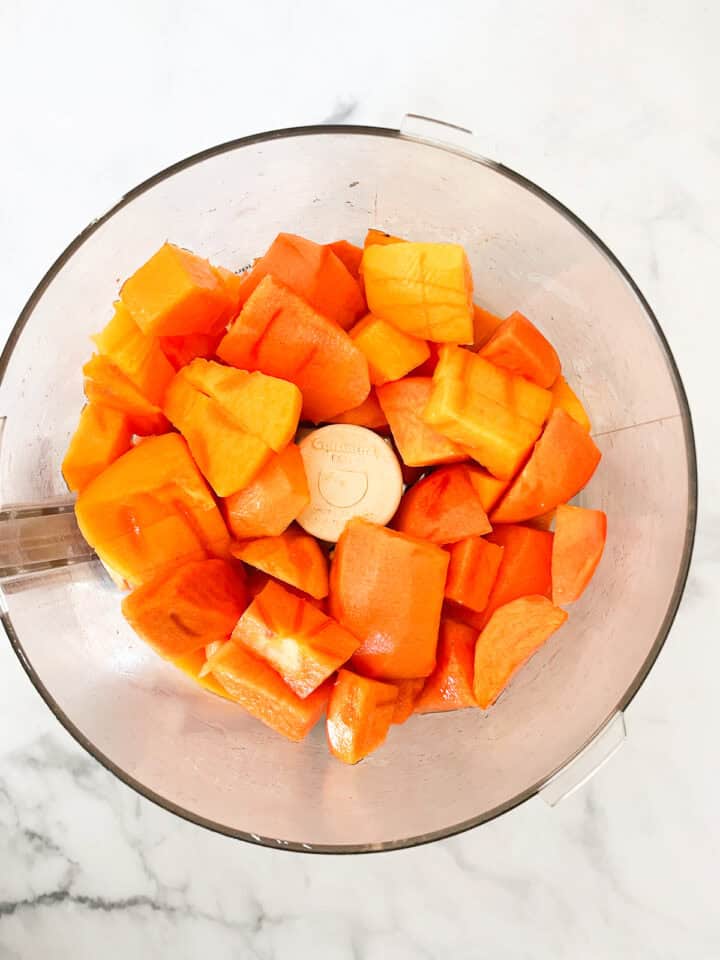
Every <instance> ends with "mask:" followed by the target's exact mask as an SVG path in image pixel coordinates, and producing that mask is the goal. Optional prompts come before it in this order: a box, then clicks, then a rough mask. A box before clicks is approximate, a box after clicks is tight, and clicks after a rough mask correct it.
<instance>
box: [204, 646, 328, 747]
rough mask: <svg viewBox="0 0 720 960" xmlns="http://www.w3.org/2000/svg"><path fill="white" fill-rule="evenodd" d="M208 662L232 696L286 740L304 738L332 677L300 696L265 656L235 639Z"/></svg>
mask: <svg viewBox="0 0 720 960" xmlns="http://www.w3.org/2000/svg"><path fill="white" fill-rule="evenodd" d="M208 666H209V667H210V669H211V671H212V674H213V676H214V677H215V679H216V680H217V681H218V682H219V683H220V684H221V686H222V687H223V688H224V690H225V691H226V693H227V694H228V696H229V697H230V698H231V699H232V700H235V701H236V702H237V703H239V704H240V706H241V707H244V708H245V709H246V710H247V712H248V713H249V714H251V715H252V716H253V717H255V718H256V719H257V720H260V721H261V722H262V723H264V724H265V725H266V726H268V727H271V728H272V729H273V730H275V731H276V732H277V733H281V734H282V735H283V736H284V737H287V738H288V740H295V741H300V740H304V739H305V737H306V736H307V735H308V733H309V732H310V731H311V730H312V728H313V727H314V726H315V724H316V723H317V722H318V720H319V719H320V717H321V716H322V714H323V712H324V711H325V707H326V706H327V702H328V700H329V699H330V692H331V690H332V681H331V680H327V681H326V682H325V683H323V684H322V685H321V686H320V687H318V688H317V690H314V691H313V692H312V693H311V694H310V695H309V696H307V697H305V698H304V699H303V698H301V697H299V696H298V695H297V694H296V693H295V691H294V690H291V689H290V687H289V686H288V685H287V684H286V683H285V682H284V680H283V679H282V678H281V677H280V676H279V675H278V674H277V673H276V672H275V671H274V670H273V668H272V667H270V666H269V665H268V664H267V663H266V662H265V661H264V660H262V659H261V658H260V657H257V656H256V655H255V654H254V653H252V652H251V651H250V650H249V649H248V648H247V647H246V646H245V645H244V644H242V643H236V642H235V641H234V640H228V642H227V643H226V644H224V645H223V647H222V648H221V649H220V650H219V651H218V652H217V653H216V654H214V656H212V657H211V658H210V660H208Z"/></svg>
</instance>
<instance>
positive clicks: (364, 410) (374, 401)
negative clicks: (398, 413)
mask: <svg viewBox="0 0 720 960" xmlns="http://www.w3.org/2000/svg"><path fill="white" fill-rule="evenodd" d="M330 423H350V424H353V425H354V426H356V427H368V428H369V429H370V430H387V425H388V421H387V417H386V416H385V414H384V413H383V410H382V408H381V406H380V404H379V403H378V397H377V393H376V391H375V390H371V391H370V393H369V394H368V395H367V397H366V398H365V399H364V400H363V402H362V403H361V404H360V405H359V406H357V407H353V408H352V410H345V412H344V413H338V414H336V415H335V416H334V417H331V418H330Z"/></svg>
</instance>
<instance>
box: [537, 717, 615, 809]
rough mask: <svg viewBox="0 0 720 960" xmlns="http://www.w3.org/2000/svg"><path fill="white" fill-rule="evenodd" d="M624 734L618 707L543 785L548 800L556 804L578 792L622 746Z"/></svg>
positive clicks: (553, 804) (544, 794)
mask: <svg viewBox="0 0 720 960" xmlns="http://www.w3.org/2000/svg"><path fill="white" fill-rule="evenodd" d="M625 738H626V730H625V715H624V713H623V712H622V711H621V710H618V712H617V713H615V714H613V716H612V717H611V718H610V719H609V720H608V722H607V723H606V724H605V726H604V727H603V728H602V730H601V731H600V732H599V733H598V734H597V735H596V736H595V737H594V739H593V740H591V741H590V743H589V744H588V745H587V746H586V747H585V748H584V749H583V750H581V751H580V753H579V754H578V755H577V756H576V757H574V758H573V759H572V760H571V761H570V762H569V763H567V764H566V765H565V766H564V767H563V768H562V769H561V770H558V772H557V773H556V774H555V775H554V776H553V777H551V778H550V780H548V782H547V783H546V784H545V785H544V786H543V787H541V788H540V790H539V791H538V793H539V794H540V796H541V797H542V798H543V800H544V801H545V803H547V804H548V806H550V807H554V806H555V805H556V804H558V803H560V801H561V800H564V799H565V798H566V797H569V796H570V794H572V793H575V791H576V790H578V789H579V788H580V787H582V785H583V784H585V783H587V782H588V780H589V779H590V778H591V777H593V776H594V775H595V774H596V773H597V772H598V770H599V769H600V767H602V766H604V765H605V764H606V763H607V761H608V760H609V759H610V757H612V756H613V754H615V753H616V752H617V751H618V750H619V749H620V747H621V746H622V745H623V743H625Z"/></svg>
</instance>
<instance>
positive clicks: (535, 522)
mask: <svg viewBox="0 0 720 960" xmlns="http://www.w3.org/2000/svg"><path fill="white" fill-rule="evenodd" d="M556 512H557V511H556V510H554V509H553V510H548V512H547V513H541V514H540V515H539V516H537V517H533V518H532V519H531V520H526V521H525V524H526V525H527V526H528V527H533V529H535V530H552V528H553V524H554V523H555V513H556Z"/></svg>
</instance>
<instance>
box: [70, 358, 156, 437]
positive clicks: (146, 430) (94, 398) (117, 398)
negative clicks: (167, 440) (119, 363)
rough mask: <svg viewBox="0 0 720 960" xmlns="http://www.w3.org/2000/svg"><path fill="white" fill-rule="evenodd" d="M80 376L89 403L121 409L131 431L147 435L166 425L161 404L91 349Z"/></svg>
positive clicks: (110, 362)
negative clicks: (155, 402)
mask: <svg viewBox="0 0 720 960" xmlns="http://www.w3.org/2000/svg"><path fill="white" fill-rule="evenodd" d="M83 377H84V389H85V396H86V397H87V398H88V400H89V401H90V403H94V404H97V406H99V407H110V408H111V409H112V410H118V411H119V412H120V413H124V414H125V415H126V417H127V418H128V421H129V423H130V427H131V428H132V431H133V433H137V434H138V435H139V436H148V435H149V434H153V433H165V431H166V430H169V429H170V424H169V423H168V420H167V417H166V416H165V414H164V413H163V412H162V410H161V408H160V407H158V406H156V404H154V403H151V402H150V401H149V400H148V399H147V397H145V396H144V395H143V394H142V393H141V392H140V391H139V390H138V388H137V387H136V386H134V385H133V384H132V383H131V382H130V380H128V378H127V377H126V376H125V374H124V373H123V372H122V371H121V370H119V369H118V368H117V367H116V366H115V364H114V363H112V361H110V360H108V358H107V357H103V356H100V354H97V353H94V354H93V355H92V357H91V358H90V359H89V360H88V362H87V363H86V364H85V366H84V367H83Z"/></svg>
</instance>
